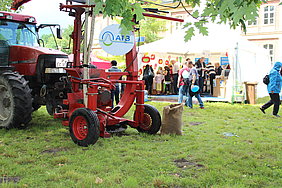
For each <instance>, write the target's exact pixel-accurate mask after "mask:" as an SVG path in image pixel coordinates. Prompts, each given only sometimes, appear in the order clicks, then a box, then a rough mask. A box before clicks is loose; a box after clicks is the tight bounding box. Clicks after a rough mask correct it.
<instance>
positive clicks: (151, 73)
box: [148, 68, 155, 77]
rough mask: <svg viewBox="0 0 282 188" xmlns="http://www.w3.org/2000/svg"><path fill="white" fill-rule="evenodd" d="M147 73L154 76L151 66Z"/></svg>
mask: <svg viewBox="0 0 282 188" xmlns="http://www.w3.org/2000/svg"><path fill="white" fill-rule="evenodd" d="M148 75H149V76H152V77H155V74H154V72H153V71H152V70H151V68H149V71H148Z"/></svg>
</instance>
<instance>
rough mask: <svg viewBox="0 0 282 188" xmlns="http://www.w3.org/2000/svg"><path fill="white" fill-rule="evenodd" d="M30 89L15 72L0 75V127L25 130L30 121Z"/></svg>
mask: <svg viewBox="0 0 282 188" xmlns="http://www.w3.org/2000/svg"><path fill="white" fill-rule="evenodd" d="M32 100H33V99H32V95H31V89H30V88H29V86H28V81H26V80H25V78H24V77H23V76H22V75H20V74H19V73H17V72H12V71H7V72H2V73H1V74H0V127H1V128H7V129H10V128H26V126H27V124H28V122H30V120H31V114H32V111H33V108H32Z"/></svg>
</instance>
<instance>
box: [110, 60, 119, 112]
mask: <svg viewBox="0 0 282 188" xmlns="http://www.w3.org/2000/svg"><path fill="white" fill-rule="evenodd" d="M111 65H112V67H111V68H109V69H108V72H121V70H120V69H119V68H118V67H117V61H116V60H112V61H111ZM115 86H116V88H115V89H113V90H111V98H112V107H114V100H115V101H116V105H117V104H118V103H119V93H120V89H119V86H120V84H119V83H116V85H115Z"/></svg>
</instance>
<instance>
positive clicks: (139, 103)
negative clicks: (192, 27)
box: [0, 0, 183, 146]
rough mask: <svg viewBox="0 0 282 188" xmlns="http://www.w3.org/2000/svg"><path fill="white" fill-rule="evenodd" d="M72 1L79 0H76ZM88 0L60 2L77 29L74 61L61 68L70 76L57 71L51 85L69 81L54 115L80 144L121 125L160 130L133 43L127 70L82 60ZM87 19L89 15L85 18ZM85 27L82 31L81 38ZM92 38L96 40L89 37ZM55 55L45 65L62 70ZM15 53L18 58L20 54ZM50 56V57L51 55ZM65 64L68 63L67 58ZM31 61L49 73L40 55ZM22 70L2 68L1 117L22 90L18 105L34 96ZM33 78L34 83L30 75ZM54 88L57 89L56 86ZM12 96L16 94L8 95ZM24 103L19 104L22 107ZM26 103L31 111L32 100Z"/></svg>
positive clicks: (151, 132)
mask: <svg viewBox="0 0 282 188" xmlns="http://www.w3.org/2000/svg"><path fill="white" fill-rule="evenodd" d="M27 1H29V0H14V2H19V4H18V5H20V4H21V3H22V2H27ZM73 2H76V3H79V4H73ZM85 2H86V1H85V0H67V1H66V4H65V5H63V4H61V5H60V9H61V10H62V11H66V12H68V13H69V15H71V16H74V17H75V20H74V31H73V33H72V36H71V37H72V39H73V54H74V62H73V63H68V64H67V68H65V69H63V70H66V72H67V78H68V79H65V78H64V76H65V75H64V74H63V75H60V74H59V73H58V72H57V74H54V75H55V76H57V77H56V78H59V80H60V81H62V82H55V84H53V86H54V87H55V86H57V84H58V85H59V84H61V83H63V84H65V85H64V87H63V86H62V87H60V88H61V89H62V90H63V93H62V95H59V96H60V97H61V98H59V99H60V100H61V99H64V100H63V103H60V102H61V101H56V104H55V105H56V108H55V113H54V117H55V118H60V119H62V120H63V121H62V124H63V125H65V126H69V131H70V136H71V138H72V140H73V141H74V142H75V143H76V144H78V145H80V146H88V145H91V144H95V143H96V141H97V140H98V138H99V137H109V136H110V134H109V131H108V130H109V129H110V130H114V129H117V128H121V127H122V128H125V127H127V126H130V127H132V128H136V129H137V130H138V131H139V132H144V133H148V134H156V133H157V132H158V131H159V129H160V126H161V116H160V114H159V112H158V110H157V109H156V108H155V107H153V106H151V105H148V104H144V81H142V80H138V62H137V59H138V58H137V51H136V45H135V43H134V47H133V48H132V49H131V50H130V51H129V52H128V53H127V54H126V71H124V72H106V71H105V70H103V69H95V68H93V67H91V66H89V63H88V62H87V59H86V58H84V63H83V64H81V59H80V51H81V42H82V39H84V40H85V41H87V37H86V36H87V32H88V31H93V30H94V28H92V27H91V28H90V29H89V28H84V29H83V22H82V19H81V18H82V15H84V14H86V16H85V17H86V18H88V16H90V17H91V12H93V9H94V8H95V5H88V4H87V3H85ZM80 3H81V4H80ZM144 15H145V16H150V17H157V18H162V19H169V20H173V21H180V22H183V20H181V19H174V18H168V17H165V16H160V15H154V14H150V13H144ZM133 21H134V20H133ZM86 22H87V19H86V21H85V23H86ZM85 25H86V24H85ZM83 30H84V36H83V37H82V33H83V32H82V31H83ZM89 36H91V33H89ZM89 41H92V40H91V39H90V40H89ZM85 45H87V43H84V46H85ZM90 47H91V45H90ZM88 54H89V48H88V51H86V50H85V48H84V57H85V56H87V55H88ZM53 56H54V58H53V59H52V60H54V61H52V62H53V63H49V62H51V61H46V62H47V65H49V66H50V68H51V70H61V69H60V68H61V67H58V66H56V65H57V64H56V61H55V58H59V57H57V56H55V55H54V54H53V55H52V57H53ZM63 56H64V55H62V57H63ZM17 57H19V58H20V56H19V55H18V56H17ZM43 57H45V55H43ZM47 57H49V56H48V55H47ZM60 57H61V56H60ZM85 59H86V61H85ZM44 62H45V61H44ZM62 64H63V66H65V63H62ZM8 65H10V64H8ZM27 65H29V64H23V65H22V67H24V66H27ZM33 65H34V71H33V72H32V73H35V74H36V75H37V74H40V75H42V76H45V77H47V76H46V74H47V73H49V72H48V71H47V72H46V68H47V67H48V68H49V66H47V65H46V64H45V63H43V64H40V61H39V60H38V61H37V62H34V63H33ZM13 66H14V65H13ZM51 66H52V67H51ZM6 67H8V66H6ZM22 67H21V68H22ZM41 67H43V68H41ZM44 68H45V69H44ZM6 69H7V68H6ZM6 69H5V70H6ZM36 70H38V72H36ZM85 73H87V74H85ZM20 74H23V75H25V76H24V77H23V76H20V75H19V74H18V73H14V72H12V71H10V70H9V71H6V73H2V75H4V76H2V77H3V78H2V80H3V81H2V82H3V83H4V84H2V90H3V91H5V92H4V93H5V94H4V95H3V98H4V99H5V100H3V102H2V104H0V105H2V106H0V107H2V109H7V110H6V112H5V113H2V116H3V115H4V116H5V115H6V114H9V113H8V112H9V111H12V110H17V107H15V108H12V107H13V106H15V105H14V104H12V103H13V102H14V100H16V99H17V97H19V95H21V98H20V99H19V101H21V102H22V103H20V102H18V104H16V105H22V106H23V105H26V104H25V103H24V102H23V101H25V100H27V99H28V98H30V99H29V100H31V91H30V89H29V87H28V83H27V82H26V81H25V77H27V78H26V79H28V78H29V77H28V76H27V72H20ZM9 75H12V76H13V79H12V80H11V81H10V85H9V81H6V80H9V79H7V77H9ZM14 75H17V76H14ZM32 75H33V74H32ZM86 75H88V76H86ZM49 76H50V75H48V77H47V78H49ZM51 76H53V74H51ZM60 76H61V77H60ZM122 76H123V77H126V79H125V80H121V79H120V78H121V77H122ZM45 77H44V78H45ZM14 80H17V81H14ZM18 80H20V81H18ZM53 80H56V79H53ZM29 81H30V83H31V80H29ZM37 81H38V78H37ZM17 82H19V83H17ZM14 83H17V86H16V87H13V86H12V84H14ZM36 83H37V82H36ZM68 83H71V84H70V85H71V87H70V88H68V86H69V85H68ZM116 83H122V84H125V89H124V93H123V95H122V98H121V99H120V102H119V104H118V105H116V106H115V107H112V101H111V90H112V89H114V88H115V85H116ZM65 86H67V87H65ZM19 88H20V89H19ZM39 88H40V87H39ZM47 88H49V87H47ZM0 90H1V82H0ZM19 90H20V91H21V94H17V92H18V91H19ZM54 90H56V89H55V88H54ZM11 91H12V92H11ZM43 91H44V90H43ZM43 91H42V87H41V89H40V90H39V94H41V93H44V94H45V91H44V92H43ZM48 91H49V90H47V91H46V94H48ZM1 93H2V92H1ZM65 93H67V96H65ZM1 95H2V94H1ZM12 95H13V97H9V96H12ZM23 97H24V98H23ZM1 98H2V97H1ZM45 98H46V97H45ZM46 101H47V102H48V99H46ZM58 104H60V105H58ZM133 104H134V105H135V107H136V108H135V112H134V115H133V120H130V119H126V118H124V115H125V114H126V113H127V112H128V111H129V109H130V108H131V107H132V105H133ZM22 106H20V107H19V108H22ZM8 107H9V108H8ZM28 107H29V111H30V113H31V111H32V107H31V101H30V104H29V106H28ZM23 108H25V107H23ZM0 117H1V116H0Z"/></svg>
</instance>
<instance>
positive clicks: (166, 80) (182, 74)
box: [108, 57, 282, 117]
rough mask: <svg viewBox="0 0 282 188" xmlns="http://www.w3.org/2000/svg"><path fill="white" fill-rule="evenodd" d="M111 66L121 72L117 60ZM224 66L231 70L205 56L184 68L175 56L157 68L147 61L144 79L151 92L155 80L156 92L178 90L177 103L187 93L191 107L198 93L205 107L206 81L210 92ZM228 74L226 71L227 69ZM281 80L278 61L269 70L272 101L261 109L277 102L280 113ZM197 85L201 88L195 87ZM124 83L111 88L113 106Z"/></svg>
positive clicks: (171, 92) (277, 109)
mask: <svg viewBox="0 0 282 188" xmlns="http://www.w3.org/2000/svg"><path fill="white" fill-rule="evenodd" d="M111 65H112V67H111V68H110V69H108V71H109V72H121V70H120V69H118V68H117V62H116V61H115V60H113V61H111ZM223 70H225V71H226V70H230V67H228V66H227V67H225V69H223V68H222V67H221V66H220V64H219V63H215V64H214V65H213V64H212V63H210V62H209V63H207V64H206V63H205V58H204V57H202V58H200V59H198V60H197V62H196V63H195V64H194V63H193V62H192V61H191V60H190V59H189V58H187V59H186V61H185V62H184V63H183V64H182V66H181V68H180V66H179V65H178V64H177V63H176V61H175V60H171V64H170V65H168V66H165V67H164V68H162V67H159V68H158V70H157V71H156V74H155V72H154V69H153V68H152V67H151V66H150V65H148V64H147V65H146V66H145V68H144V71H143V80H144V81H145V86H146V87H145V89H146V90H147V91H148V94H152V90H153V82H154V81H155V83H156V94H157V95H160V94H177V95H178V103H182V102H183V98H184V96H186V101H185V105H186V106H187V107H189V108H193V103H192V98H193V97H194V96H195V97H196V98H197V100H198V102H199V106H200V108H201V109H203V108H204V103H203V101H202V99H201V94H202V93H203V92H204V91H206V90H207V88H208V87H205V86H206V82H207V81H208V82H209V85H210V87H209V89H210V90H209V92H210V94H211V95H212V94H213V83H214V79H215V78H216V76H221V75H222V73H225V72H223ZM226 72H228V71H226ZM225 76H227V75H226V73H225ZM281 83H282V63H281V62H276V63H275V65H274V67H273V68H272V70H271V71H270V74H269V83H268V84H267V89H268V92H269V96H270V101H268V102H267V103H265V104H264V105H263V106H261V107H260V110H261V111H262V112H263V113H265V110H266V109H268V108H269V107H270V106H272V105H274V108H273V115H274V116H276V117H280V116H279V115H278V111H279V106H280V96H279V93H280V92H281V85H282V84H281ZM195 86H197V88H198V89H196V90H195V88H196V87H195ZM123 87H124V85H120V84H118V83H117V84H116V88H115V89H114V90H112V91H111V94H112V106H114V101H115V103H116V104H118V103H119V99H120V93H122V90H123Z"/></svg>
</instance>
